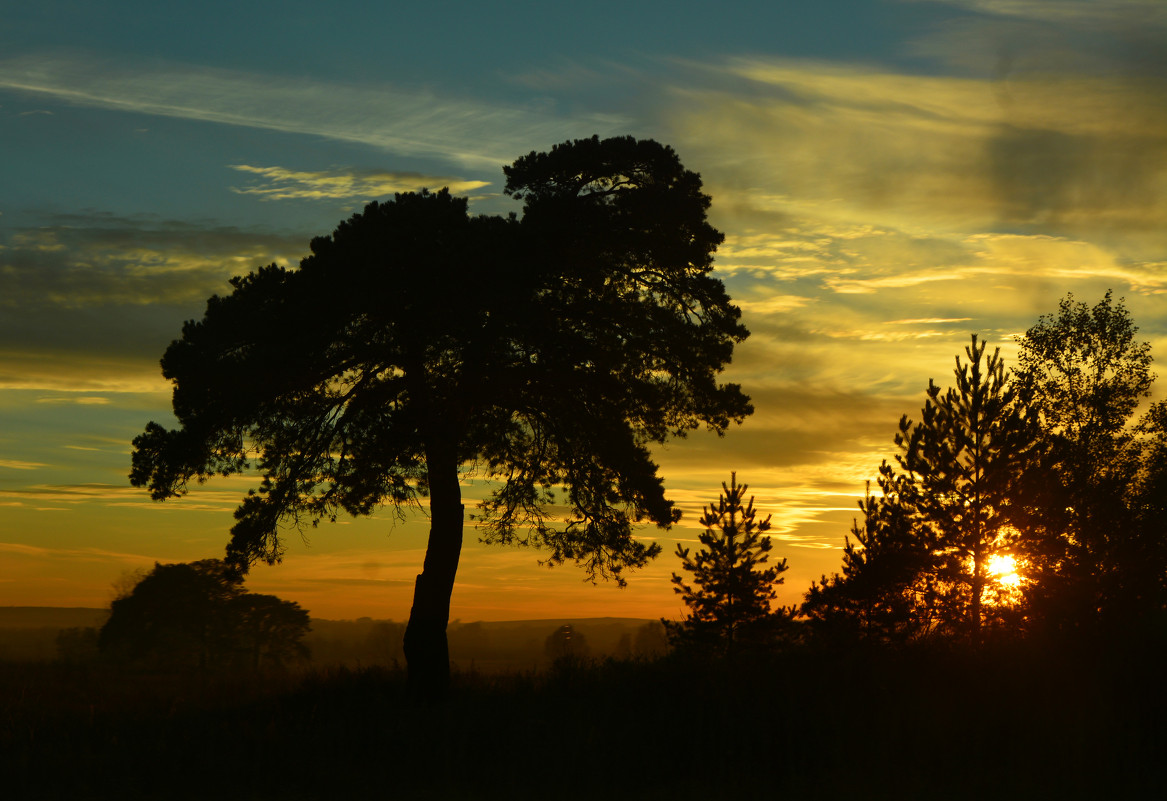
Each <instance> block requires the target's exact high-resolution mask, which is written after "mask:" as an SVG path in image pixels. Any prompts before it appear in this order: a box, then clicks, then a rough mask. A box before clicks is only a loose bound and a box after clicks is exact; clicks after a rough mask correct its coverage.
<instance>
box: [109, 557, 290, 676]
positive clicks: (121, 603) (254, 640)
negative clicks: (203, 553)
mask: <svg viewBox="0 0 1167 801" xmlns="http://www.w3.org/2000/svg"><path fill="white" fill-rule="evenodd" d="M242 585H243V575H242V574H241V573H240V572H239V571H237V570H235V569H234V568H232V567H231V566H230V565H228V564H227V563H225V562H223V561H221V560H218V559H204V560H202V561H199V562H191V563H182V564H171V565H163V564H157V563H156V564H155V565H154V569H153V570H152V571H150V572H149V573H147V574H146V575H145V576H144V577H143V578H142V580H141V581H139V582H138V584H137V585H136V586H135V587H134V588H133V589H132V590H130V591H129V592H128V593H127V594H125V595H124V596H122V597H121V598H118V599H116V600H114V602H113V603H112V605H111V607H110V616H109V620H107V621H106V623H105V625H104V626H103V627H102V629H101V633H100V635H99V641H98V642H99V646H100V648H101V650H102V651H103V652H105V653H107V654H111V655H114V656H116V657H118V658H120V659H123V660H126V661H131V662H144V663H148V664H154V665H160V666H166V667H194V666H197V667H200V668H206V667H226V666H229V665H231V664H234V663H237V662H239V661H240V658H241V657H246V661H247V662H248V663H249V664H251V665H252V666H254V667H259V666H260V665H261V664H263V663H265V662H266V663H271V664H283V662H284V661H286V660H287V659H289V658H299V657H303V656H304V655H306V651H305V650H304V648H303V646H302V644H301V643H300V640H301V638H302V637H303V636H304V634H305V633H306V632H307V630H308V613H307V612H305V611H303V610H302V609H300V607H299V605H298V604H295V603H293V602H291V601H283V600H280V599H279V598H276V597H274V596H270V595H254V594H252V593H248V592H244V591H243V588H242Z"/></svg>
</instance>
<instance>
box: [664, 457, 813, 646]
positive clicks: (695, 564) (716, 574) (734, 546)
mask: <svg viewBox="0 0 1167 801" xmlns="http://www.w3.org/2000/svg"><path fill="white" fill-rule="evenodd" d="M721 487H722V494H721V497H720V499H719V500H718V503H717V505H716V506H715V505H713V504H710V505H709V506H708V507H706V509H705V513H704V515H703V516H702V517H701V525H703V526H705V531H703V532H702V533H701V535H700V542H701V545H702V546H704V547H703V548H702V550H699V551H697V552H696V553H691V552H690V549H689V548H685V547H682V546H681V545H680V544H678V545H677V551H676V554H677V557H678V558H680V560H681V564H682V567H683V568H684V570H685V571H686V572H689V573H692V574H693V576H692V584H689V583H686V581H685V579H684V578H683V577H682V576H680V575H677V574H676V573H674V574H673V585H674V587H673V589H674V591H675V592H677V593H679V594H680V595H681V598H682V599H683V600H684V602H685V605H686V606H687V607H689V614H688V615H687V616H686V617H685V618H684V619H682V620H681V621H680V622H676V621H668V620H666V621H662V622H663V623H664V624H665V628H666V630H667V632H668V635H669V641H670V643H671V644H672V645H673V646H674V647H680V648H694V647H695V648H700V649H711V650H716V651H718V652H720V653H722V654H726V655H730V654H732V653H734V652H735V651H737V650H740V649H741V648H742V647H743V646H756V645H763V644H768V643H772V642H774V641H775V640H776V639H777V638H778V637H779V636H780V635H781V633H782V631H783V630H784V629H785V628H786V624H788V623H789V621H790V619H791V618H792V616H793V611H792V610H791V609H788V608H786V607H779V608H777V609H772V608H771V603H772V602H773V601H774V600H775V598H776V597H777V596H776V593H775V591H774V588H775V587H776V586H777V585H779V584H781V583H782V582H783V579H782V577H781V574H782V573H783V572H784V571H785V570H786V560H785V559H783V560H782V561H780V562H774V563H770V562H769V554H770V550H771V549H772V547H773V543H772V542H771V541H770V537H769V535H767V534H766V532H767V531H769V530H770V515H767V516H766V518H765V519H764V520H759V519H757V512H756V511H755V510H754V499H753V497H750V499H749V501H746V490H747V489H748V486H747V485H745V484H741V485H739V484H738V483H737V473H732V474H731V477H730V483H729V484H728V485H727V484H725V483H724V482H723V483H722V485H721Z"/></svg>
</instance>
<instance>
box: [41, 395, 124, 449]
mask: <svg viewBox="0 0 1167 801" xmlns="http://www.w3.org/2000/svg"><path fill="white" fill-rule="evenodd" d="M36 402H37V403H49V404H68V405H76V406H108V405H109V404H110V403H112V401H111V400H110V399H109V398H107V397H104V396H101V395H76V396H71V395H58V396H57V397H53V398H37V399H36ZM91 450H92V449H91Z"/></svg>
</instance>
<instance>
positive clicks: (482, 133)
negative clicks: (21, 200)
mask: <svg viewBox="0 0 1167 801" xmlns="http://www.w3.org/2000/svg"><path fill="white" fill-rule="evenodd" d="M0 88H5V89H9V90H17V91H21V92H27V93H30V94H34V95H40V96H47V97H52V98H53V99H55V100H58V101H61V102H66V103H73V104H76V105H84V106H93V107H98V108H107V109H114V110H120V111H128V112H134V113H139V114H152V115H158V116H163V117H179V118H183V119H190V120H201V121H204V122H211V123H219V124H225V125H239V126H246V127H252V128H265V129H269V130H275V131H282V132H287V133H296V134H307V135H312V136H323V137H327V138H329V139H335V140H340V141H346V142H358V143H361V144H365V145H372V146H375V147H380V148H384V149H386V150H390V151H392V152H395V153H399V154H403V155H417V156H425V155H434V156H440V157H444V158H448V159H451V160H453V161H456V162H459V163H462V164H468V165H477V166H491V167H496V166H497V165H498V164H504V163H509V162H510V161H511V160H512V159H513V158H514V154H515V152H521V151H522V150H523V149H524V148H525V147H528V146H529V147H539V146H543V147H545V146H546V144H547V142H557V141H562V140H564V139H567V138H570V136H571V135H577V136H578V135H579V131H580V130H581V129H584V130H587V131H588V132H589V133H590V132H599V133H601V134H603V133H605V132H614V131H617V130H621V129H623V128H626V126H627V123H626V121H624V120H622V119H618V118H615V117H613V116H611V115H607V116H605V115H596V114H591V115H583V116H581V117H578V118H563V117H558V116H555V115H554V114H552V113H550V112H549V111H548V109H547V108H546V107H543V106H531V107H524V106H519V105H504V104H491V103H487V102H484V101H482V100H479V99H475V98H469V97H456V96H441V95H436V94H434V93H432V92H425V91H418V90H404V89H399V88H396V87H394V86H391V85H388V84H381V85H368V84H366V85H360V86H358V85H352V84H337V83H329V82H326V81H319V80H305V79H303V78H300V77H297V78H291V77H282V76H276V75H269V74H260V73H254V72H239V71H232V70H226V69H215V68H210V67H198V66H191V65H185V64H176V63H168V62H159V61H156V62H148V63H142V62H137V63H113V62H111V61H107V60H101V59H98V58H95V57H91V56H88V55H84V54H78V53H43V54H39V55H30V56H20V57H15V58H10V59H7V60H4V61H0Z"/></svg>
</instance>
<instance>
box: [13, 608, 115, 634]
mask: <svg viewBox="0 0 1167 801" xmlns="http://www.w3.org/2000/svg"><path fill="white" fill-rule="evenodd" d="M107 614H108V610H105V609H90V608H89V607H84V606H0V629H43V628H51V629H71V628H84V627H85V626H100V625H102V624H103V623H105V617H106V615H107Z"/></svg>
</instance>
